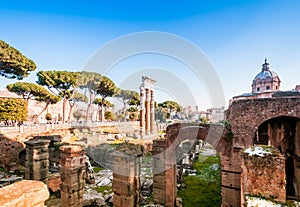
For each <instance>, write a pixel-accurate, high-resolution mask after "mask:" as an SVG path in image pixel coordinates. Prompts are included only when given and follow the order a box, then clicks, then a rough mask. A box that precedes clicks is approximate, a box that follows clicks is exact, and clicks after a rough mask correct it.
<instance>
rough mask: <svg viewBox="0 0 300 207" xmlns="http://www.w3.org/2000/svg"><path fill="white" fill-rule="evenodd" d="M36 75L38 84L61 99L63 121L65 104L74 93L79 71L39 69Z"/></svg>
mask: <svg viewBox="0 0 300 207" xmlns="http://www.w3.org/2000/svg"><path fill="white" fill-rule="evenodd" d="M37 76H38V81H37V83H38V84H40V85H42V86H46V87H48V89H49V90H50V91H51V92H52V93H53V94H55V95H58V96H60V97H61V98H62V99H63V117H62V121H63V122H65V108H66V105H65V104H66V101H67V100H69V99H71V98H72V96H73V94H74V88H75V87H76V86H77V85H78V80H77V78H78V76H79V73H78V72H69V71H39V72H38V73H37ZM53 89H55V90H56V92H54V91H53Z"/></svg>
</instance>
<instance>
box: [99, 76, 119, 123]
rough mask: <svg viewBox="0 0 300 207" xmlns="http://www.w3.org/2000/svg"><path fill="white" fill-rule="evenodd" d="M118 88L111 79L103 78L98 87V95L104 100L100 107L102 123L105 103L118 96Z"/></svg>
mask: <svg viewBox="0 0 300 207" xmlns="http://www.w3.org/2000/svg"><path fill="white" fill-rule="evenodd" d="M117 91H118V88H117V87H116V85H115V83H114V82H113V81H112V80H110V79H109V78H107V77H105V76H102V78H101V81H100V84H99V85H98V89H97V95H99V96H100V97H101V99H102V101H101V102H99V104H98V105H99V107H100V122H102V121H103V119H104V108H103V107H104V103H105V100H106V98H107V97H112V96H114V95H115V94H116V92H117Z"/></svg>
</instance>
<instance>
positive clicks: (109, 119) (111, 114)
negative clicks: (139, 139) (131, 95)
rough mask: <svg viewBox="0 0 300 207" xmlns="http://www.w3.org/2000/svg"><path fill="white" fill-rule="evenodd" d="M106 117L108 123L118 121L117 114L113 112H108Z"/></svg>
mask: <svg viewBox="0 0 300 207" xmlns="http://www.w3.org/2000/svg"><path fill="white" fill-rule="evenodd" d="M104 117H105V119H106V120H107V121H114V120H116V118H115V114H114V113H113V112H112V111H106V112H105V114H104Z"/></svg>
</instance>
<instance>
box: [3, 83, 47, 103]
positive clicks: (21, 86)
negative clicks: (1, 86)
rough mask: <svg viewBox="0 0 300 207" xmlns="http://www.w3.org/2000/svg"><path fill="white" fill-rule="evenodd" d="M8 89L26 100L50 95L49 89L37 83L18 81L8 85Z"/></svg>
mask: <svg viewBox="0 0 300 207" xmlns="http://www.w3.org/2000/svg"><path fill="white" fill-rule="evenodd" d="M6 88H7V90H9V91H10V92H13V93H16V94H17V95H19V96H22V97H23V99H24V100H26V101H28V100H29V99H31V98H32V99H35V98H36V97H43V96H47V95H49V91H48V90H47V89H45V88H44V87H43V86H40V85H38V84H36V83H27V82H16V83H13V84H9V85H7V86H6Z"/></svg>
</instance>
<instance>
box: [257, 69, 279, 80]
mask: <svg viewBox="0 0 300 207" xmlns="http://www.w3.org/2000/svg"><path fill="white" fill-rule="evenodd" d="M267 77H270V78H271V79H273V78H275V77H278V75H277V73H275V72H274V71H270V70H266V71H264V70H263V71H261V72H260V73H258V74H257V75H256V76H255V78H254V80H257V79H258V78H259V79H260V80H265V79H267Z"/></svg>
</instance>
